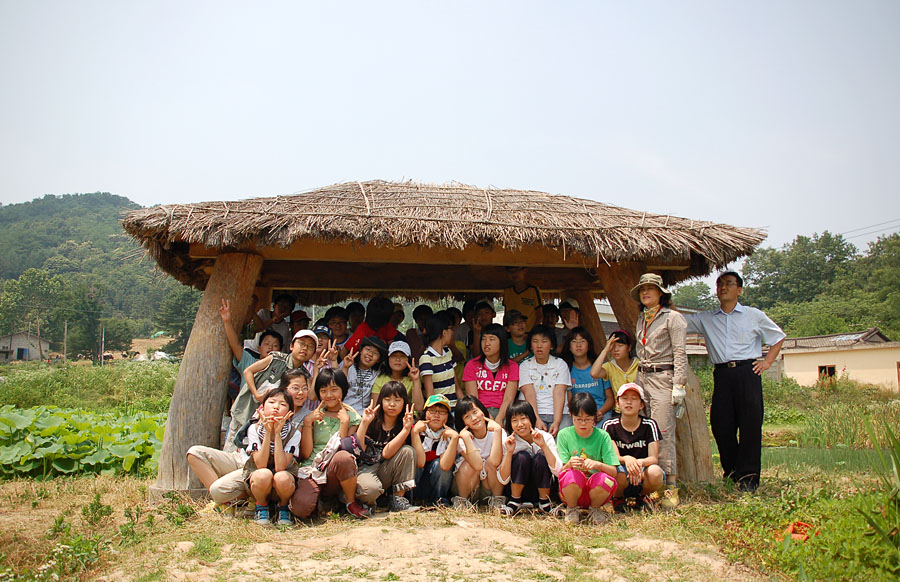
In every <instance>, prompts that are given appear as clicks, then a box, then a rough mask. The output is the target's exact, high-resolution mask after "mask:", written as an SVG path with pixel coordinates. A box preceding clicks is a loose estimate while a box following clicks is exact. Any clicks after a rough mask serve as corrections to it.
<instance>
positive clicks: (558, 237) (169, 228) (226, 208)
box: [124, 181, 765, 290]
mask: <svg viewBox="0 0 900 582" xmlns="http://www.w3.org/2000/svg"><path fill="white" fill-rule="evenodd" d="M124 228H125V230H126V231H127V232H128V233H129V234H131V236H132V237H134V238H135V239H137V240H138V241H139V242H140V244H141V245H143V246H144V248H145V249H147V251H149V254H150V255H151V256H152V257H153V258H154V259H155V260H156V261H157V262H158V264H159V265H160V267H161V268H162V269H163V270H164V271H166V272H168V273H170V274H172V275H173V276H175V277H176V278H177V279H179V280H180V281H182V282H184V283H188V284H191V285H194V286H197V287H200V288H202V287H203V286H204V285H205V280H204V275H203V270H202V269H201V268H199V267H200V264H199V263H198V262H196V261H194V260H193V259H191V258H190V257H189V256H188V244H189V243H201V244H203V245H205V246H207V247H211V248H215V249H240V248H247V247H250V246H252V247H254V248H260V247H271V246H279V247H287V246H289V245H291V243H293V242H295V241H297V240H299V239H301V238H313V239H317V240H319V241H323V242H333V243H335V244H348V243H353V244H369V245H376V246H381V247H394V248H396V247H409V246H417V247H420V248H426V249H427V248H438V247H443V248H451V249H465V248H467V247H472V246H476V245H477V246H482V247H488V248H492V247H503V248H506V249H510V250H517V249H521V248H523V247H528V246H541V247H545V248H549V249H555V250H558V251H559V254H560V258H561V259H562V258H563V257H564V256H565V255H569V256H572V255H573V254H575V253H577V254H581V255H583V256H586V257H590V258H592V259H595V260H596V264H597V265H598V266H600V265H603V264H605V263H612V262H616V261H645V262H653V261H663V262H672V261H687V262H689V263H690V265H691V266H690V268H689V269H687V270H685V271H682V272H680V273H679V274H677V275H674V277H675V278H677V279H684V278H687V277H691V276H696V275H702V274H707V273H709V272H711V271H712V269H713V268H716V267H722V266H724V265H727V264H728V263H729V262H731V261H733V260H735V259H736V258H739V257H742V256H746V255H748V254H749V253H751V252H752V251H753V249H754V247H756V246H757V245H758V244H759V243H760V242H762V240H763V239H764V238H765V234H764V233H763V232H762V231H760V230H757V229H751V228H738V227H734V226H729V225H725V224H717V223H712V222H705V221H698V220H691V219H687V218H679V217H675V216H667V215H659V214H651V213H648V212H640V211H636V210H628V209H626V208H620V207H618V206H611V205H608V204H602V203H600V202H595V201H592V200H584V199H579V198H572V197H569V196H561V195H556V194H547V193H544V192H535V191H529V190H499V189H495V188H478V187H475V186H467V185H464V184H456V183H454V184H449V185H432V184H419V183H415V182H400V183H397V182H384V181H371V182H347V183H343V184H335V185H333V186H327V187H325V188H320V189H318V190H313V191H309V192H303V193H299V194H294V195H291V196H276V197H274V198H254V199H248V200H241V201H236V202H202V203H197V204H175V205H164V206H156V207H153V208H148V209H143V210H137V211H134V212H131V213H130V214H129V215H128V216H127V217H126V218H125V220H124ZM591 262H594V261H591ZM448 290H449V289H448Z"/></svg>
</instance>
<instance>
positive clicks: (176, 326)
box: [154, 285, 203, 352]
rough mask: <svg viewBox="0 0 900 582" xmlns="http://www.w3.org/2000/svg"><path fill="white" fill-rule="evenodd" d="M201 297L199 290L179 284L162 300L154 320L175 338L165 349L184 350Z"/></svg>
mask: <svg viewBox="0 0 900 582" xmlns="http://www.w3.org/2000/svg"><path fill="white" fill-rule="evenodd" d="M202 297H203V293H201V292H200V291H197V290H196V289H193V288H191V287H187V286H185V285H179V286H177V287H176V288H175V289H173V290H172V292H170V293H169V294H168V295H167V296H166V297H165V298H164V299H163V300H162V303H161V304H160V306H159V311H157V313H156V317H155V318H154V321H155V322H156V325H157V326H159V327H160V328H161V329H164V330H166V332H168V333H169V334H170V335H172V336H173V337H174V338H175V339H174V340H173V341H172V342H171V344H169V345H168V346H166V348H167V349H170V350H173V351H177V352H183V351H184V348H185V347H186V346H187V340H188V337H190V335H191V328H192V327H193V325H194V318H195V317H196V316H197V309H199V307H200V299H202Z"/></svg>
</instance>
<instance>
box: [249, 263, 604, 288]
mask: <svg viewBox="0 0 900 582" xmlns="http://www.w3.org/2000/svg"><path fill="white" fill-rule="evenodd" d="M528 276H529V280H530V281H531V282H533V283H534V284H535V285H537V286H538V287H540V288H541V289H547V290H553V291H557V292H558V291H560V290H562V289H587V288H591V287H597V286H598V282H597V279H596V278H595V277H593V276H592V274H591V273H589V272H588V271H586V270H585V269H583V268H546V267H543V268H541V267H535V268H531V269H529V271H528ZM259 284H260V286H264V287H274V288H278V289H298V290H310V291H348V292H352V291H379V292H381V291H384V292H388V293H389V292H397V293H450V292H473V293H478V292H491V293H497V292H500V291H502V290H503V288H504V287H506V286H508V285H509V284H510V283H509V280H508V279H507V275H506V272H505V271H504V269H503V268H502V267H489V266H484V265H474V266H470V265H433V264H413V265H410V264H398V263H365V262H363V263H356V264H351V263H344V262H334V263H328V262H323V261H266V263H265V264H264V266H263V274H262V276H261V280H260V283H259Z"/></svg>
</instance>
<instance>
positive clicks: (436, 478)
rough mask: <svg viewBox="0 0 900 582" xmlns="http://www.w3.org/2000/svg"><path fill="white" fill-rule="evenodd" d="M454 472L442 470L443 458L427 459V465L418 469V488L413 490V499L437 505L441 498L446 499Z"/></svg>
mask: <svg viewBox="0 0 900 582" xmlns="http://www.w3.org/2000/svg"><path fill="white" fill-rule="evenodd" d="M452 480H453V473H451V472H450V471H443V470H441V458H440V457H438V458H436V459H434V460H431V461H425V466H424V467H422V468H421V469H418V468H417V469H416V488H415V490H414V491H413V499H415V500H417V501H422V502H423V503H425V504H426V505H436V504H437V503H440V502H441V500H444V501H446V500H447V495H448V494H449V493H450V482H451V481H452Z"/></svg>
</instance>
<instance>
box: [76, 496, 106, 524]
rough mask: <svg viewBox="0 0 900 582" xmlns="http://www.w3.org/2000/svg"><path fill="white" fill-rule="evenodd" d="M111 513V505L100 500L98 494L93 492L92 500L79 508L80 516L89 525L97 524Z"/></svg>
mask: <svg viewBox="0 0 900 582" xmlns="http://www.w3.org/2000/svg"><path fill="white" fill-rule="evenodd" d="M111 514H112V507H110V506H109V505H105V504H103V503H102V502H101V501H100V494H99V493H95V494H94V500H93V501H91V502H90V503H89V504H88V505H85V506H84V507H82V508H81V516H82V517H83V518H84V520H85V521H86V522H88V524H90V525H92V526H93V525H97V524H98V523H100V520H102V519H103V518H104V517H108V516H109V515H111Z"/></svg>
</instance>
